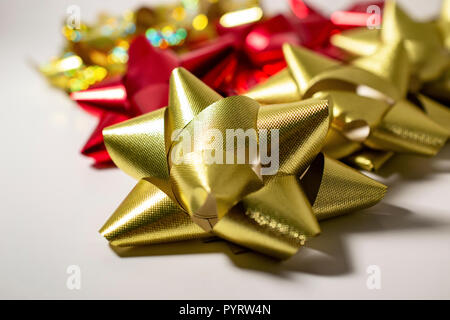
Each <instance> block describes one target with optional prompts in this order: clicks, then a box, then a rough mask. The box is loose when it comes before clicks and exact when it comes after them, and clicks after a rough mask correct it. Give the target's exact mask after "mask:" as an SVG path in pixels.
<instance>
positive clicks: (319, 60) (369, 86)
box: [246, 42, 450, 170]
mask: <svg viewBox="0 0 450 320" xmlns="http://www.w3.org/2000/svg"><path fill="white" fill-rule="evenodd" d="M284 55H285V59H286V61H287V65H288V67H287V68H286V69H284V70H282V71H281V72H279V73H278V74H276V75H275V76H273V77H271V78H269V80H267V81H266V82H264V83H262V84H260V85H258V86H256V87H254V88H253V89H252V90H250V91H249V92H248V93H247V94H246V95H247V96H249V97H251V98H253V99H255V100H257V101H258V102H260V103H263V104H267V103H270V104H272V103H287V102H293V101H298V100H300V99H306V98H310V97H320V96H323V95H327V96H330V97H331V98H332V100H333V121H332V125H331V126H330V131H329V133H328V136H327V138H326V142H325V144H324V148H323V151H324V153H326V154H328V155H329V156H331V157H333V158H336V159H344V160H345V161H346V162H349V163H351V164H352V165H354V166H356V167H358V168H362V169H366V170H377V169H378V168H380V167H381V166H382V165H383V164H384V163H385V162H386V161H387V160H388V159H389V158H390V157H391V156H392V155H393V153H394V152H396V153H411V154H418V155H425V156H432V155H435V154H436V153H437V152H438V151H439V150H440V149H441V148H442V146H443V145H444V144H445V142H446V141H447V138H448V135H449V131H448V130H447V129H446V128H450V123H448V122H447V124H448V125H447V126H446V127H444V126H443V125H442V124H443V122H445V119H449V111H448V109H446V107H444V106H442V105H440V104H439V103H437V102H436V101H433V100H432V99H430V98H427V97H425V96H423V95H414V96H413V97H412V98H414V99H412V100H411V99H410V98H411V97H410V96H408V95H407V93H408V86H409V81H410V73H409V70H410V64H409V60H408V56H407V52H406V50H405V46H404V43H403V42H396V43H394V44H386V45H384V46H381V47H380V48H379V50H377V51H376V52H375V53H374V54H373V55H371V56H367V57H362V58H359V59H356V60H353V61H352V62H351V63H350V64H347V65H346V64H342V63H341V62H338V61H336V60H333V59H330V58H327V57H325V56H322V55H320V54H317V53H315V52H313V51H310V50H308V49H306V48H299V47H294V46H291V45H289V44H286V45H285V46H284Z"/></svg>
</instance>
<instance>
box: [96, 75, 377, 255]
mask: <svg viewBox="0 0 450 320" xmlns="http://www.w3.org/2000/svg"><path fill="white" fill-rule="evenodd" d="M328 109H329V101H328V100H326V99H309V100H304V101H300V102H299V101H297V102H293V103H287V104H278V105H270V106H262V107H260V105H259V104H258V103H257V102H256V101H254V100H253V99H250V98H248V97H245V96H233V97H228V98H222V97H221V96H220V95H219V94H217V93H216V92H215V91H214V90H212V89H211V88H209V87H208V86H207V85H205V84H204V83H203V82H201V81H200V80H199V79H198V78H196V77H195V76H194V75H192V74H191V73H189V72H188V71H187V70H185V69H183V68H177V69H175V70H174V71H173V73H172V75H171V78H170V93H169V103H168V106H167V107H166V108H162V109H158V110H156V111H153V112H150V113H148V114H145V115H142V116H140V117H137V118H134V119H131V120H128V121H126V122H122V123H120V124H117V125H114V126H111V127H108V128H106V129H104V130H103V134H104V138H105V144H106V147H107V149H108V152H109V153H110V155H111V158H112V159H113V161H114V162H115V164H116V165H117V166H118V167H119V168H121V169H122V170H123V171H125V172H126V173H128V174H129V175H131V176H133V177H134V178H136V179H138V180H139V182H138V184H137V185H136V187H135V188H134V189H133V190H132V191H131V193H130V194H129V195H128V196H127V197H126V198H125V200H124V201H123V202H122V203H121V204H120V206H119V207H118V209H117V210H116V211H115V212H114V214H113V215H112V216H111V218H110V219H109V220H108V221H107V222H106V224H105V225H104V226H103V227H102V228H101V230H100V233H101V234H102V235H103V236H105V237H106V238H107V239H108V241H110V243H111V245H113V246H137V245H148V244H156V243H166V242H173V241H181V240H189V239H198V238H203V237H209V236H211V235H214V236H218V237H220V238H222V239H225V240H228V241H230V242H232V243H234V244H237V245H240V246H243V247H246V248H250V249H253V250H255V251H258V252H261V253H264V254H267V255H269V256H272V257H276V258H280V259H284V258H288V257H290V256H291V255H293V254H295V252H296V251H297V250H298V249H299V248H300V247H301V246H302V245H303V244H304V241H305V239H306V238H307V237H311V236H315V235H317V234H318V233H319V232H320V228H319V224H318V220H322V219H325V218H329V217H333V216H337V215H340V214H343V213H346V212H349V211H353V210H358V209H362V208H367V207H370V206H372V205H374V204H375V203H377V202H378V201H379V200H381V199H382V198H383V196H384V193H385V189H386V187H385V186H384V185H382V184H380V183H379V182H377V181H375V180H372V179H370V178H368V177H366V176H364V175H362V174H361V173H359V172H357V171H356V170H354V169H352V168H350V167H347V166H346V165H344V164H342V163H340V162H338V161H336V160H333V159H330V158H328V157H327V156H324V155H323V154H322V153H320V150H321V149H322V146H323V143H324V141H325V137H326V135H327V132H328V126H329V113H328ZM198 124H201V125H200V126H199V125H198ZM198 127H199V128H200V129H198V130H200V131H199V132H200V134H197V135H195V130H196V128H198ZM230 129H231V130H233V129H234V130H236V129H241V130H244V131H245V132H247V131H248V130H254V131H255V132H258V134H257V135H256V136H254V137H253V138H252V137H251V136H249V138H248V140H247V139H246V140H245V141H246V144H245V146H246V150H250V149H251V148H252V147H251V146H252V143H251V141H253V142H255V143H256V144H257V146H258V150H261V149H262V148H263V147H264V145H265V144H264V143H263V137H264V135H263V134H262V133H263V132H265V133H266V134H267V132H268V131H270V132H271V135H270V136H269V137H268V136H267V135H265V138H264V139H265V142H266V143H267V145H266V148H267V150H266V151H270V152H274V151H275V149H274V148H275V147H274V145H273V143H272V139H275V135H272V130H275V129H276V130H278V139H279V140H278V141H279V145H278V146H279V148H278V150H279V151H278V154H279V158H278V159H277V160H278V161H276V163H277V164H278V171H277V172H276V173H275V174H271V175H263V174H262V172H263V170H262V169H263V168H265V167H266V166H267V163H263V162H262V161H261V160H260V159H261V158H260V157H258V159H257V160H256V161H250V160H249V159H246V161H244V162H242V161H241V162H239V161H235V162H233V161H232V162H231V163H230V162H223V163H224V164H223V163H220V162H211V161H207V159H208V157H210V156H211V155H212V152H211V150H215V151H216V152H215V153H214V154H215V156H217V155H218V153H217V150H224V153H223V154H221V155H220V156H219V159H221V157H223V158H224V157H228V156H229V155H230V154H231V155H235V154H236V153H235V151H236V149H235V148H236V146H235V145H234V143H232V144H231V146H230V145H229V144H228V143H227V144H225V140H224V139H219V138H218V136H216V135H214V136H213V139H211V136H210V135H209V134H207V132H209V131H208V130H215V131H216V132H217V131H218V132H219V133H220V134H223V136H225V135H226V134H227V131H228V130H230ZM193 133H194V137H195V140H194V145H195V146H197V147H194V148H192V149H189V148H185V147H182V148H180V146H185V141H186V140H184V139H187V138H185V137H191V136H192V134H193ZM219 136H220V135H219ZM227 139H228V138H227ZM252 139H253V140H252ZM187 141H188V144H187V145H188V146H189V145H190V144H191V142H190V140H187ZM249 154H250V153H249ZM174 156H175V157H174ZM174 159H175V160H176V161H175V160H174ZM180 159H181V160H182V161H180ZM231 159H233V156H232V157H231ZM234 160H236V159H234Z"/></svg>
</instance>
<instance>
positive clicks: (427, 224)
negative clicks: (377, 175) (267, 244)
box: [111, 203, 445, 277]
mask: <svg viewBox="0 0 450 320" xmlns="http://www.w3.org/2000/svg"><path fill="white" fill-rule="evenodd" d="M443 225H445V224H443V223H442V221H437V220H434V219H432V218H426V219H425V218H422V217H419V216H418V215H416V214H414V213H412V212H410V211H408V210H406V209H403V208H399V207H396V206H393V205H389V204H386V203H381V204H379V205H377V206H376V207H374V208H371V209H369V210H364V211H361V212H358V213H354V214H350V215H346V216H344V217H340V218H337V219H332V220H328V221H324V222H323V223H321V226H322V231H323V235H321V236H319V237H317V238H314V239H310V240H309V241H308V242H307V246H306V247H305V248H302V249H301V250H300V251H299V253H298V254H297V255H295V256H294V257H292V258H291V259H289V260H287V261H284V262H279V261H277V260H274V259H271V258H269V257H266V256H263V255H261V254H258V253H254V252H245V253H240V254H235V253H233V250H231V249H230V247H229V246H228V245H227V244H226V242H225V241H217V242H208V243H202V242H200V241H189V242H180V243H172V244H160V245H153V246H143V247H133V248H117V247H113V246H111V249H112V250H113V251H114V252H115V253H116V254H117V255H118V256H120V257H122V258H132V257H151V256H161V255H187V254H208V253H217V252H221V253H224V254H226V255H227V256H228V257H229V258H230V260H231V261H232V262H233V263H234V264H235V265H236V266H237V267H239V268H243V269H251V270H255V271H261V272H266V273H271V274H274V275H277V276H280V277H289V273H290V272H299V273H308V274H315V275H323V276H339V275H344V274H348V273H351V272H352V271H353V267H352V257H351V255H350V254H349V252H348V250H347V248H346V237H348V236H349V235H351V234H354V233H368V232H399V231H401V230H411V229H422V228H439V227H442V226H443Z"/></svg>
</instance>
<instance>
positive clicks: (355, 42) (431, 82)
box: [331, 0, 450, 126]
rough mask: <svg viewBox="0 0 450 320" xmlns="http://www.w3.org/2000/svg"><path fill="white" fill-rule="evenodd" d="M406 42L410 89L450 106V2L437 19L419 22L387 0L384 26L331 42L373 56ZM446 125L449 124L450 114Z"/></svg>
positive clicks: (338, 36) (344, 34)
mask: <svg viewBox="0 0 450 320" xmlns="http://www.w3.org/2000/svg"><path fill="white" fill-rule="evenodd" d="M398 41H404V43H405V49H406V52H407V55H408V59H409V60H410V62H411V76H412V79H411V80H412V83H411V86H410V89H411V90H412V91H414V92H419V91H420V92H423V93H424V94H426V95H428V96H431V97H433V98H434V99H436V100H438V101H440V102H441V103H443V104H445V105H447V106H450V58H449V56H450V1H449V0H444V1H443V5H442V10H441V15H440V17H439V18H438V19H437V20H436V21H432V22H416V21H414V20H413V19H412V18H410V17H409V16H408V15H407V14H406V13H405V12H404V11H403V10H402V9H401V8H400V7H399V6H398V5H397V4H396V3H395V2H394V1H386V6H385V10H384V15H383V25H382V28H381V29H374V30H369V29H367V28H358V29H353V30H349V31H345V32H342V33H341V34H336V35H334V36H333V37H332V38H331V42H332V43H333V44H334V45H335V46H336V47H339V48H342V49H344V50H346V51H348V52H350V53H351V54H353V55H356V56H370V55H372V54H374V53H375V52H376V51H377V50H378V49H379V48H380V47H381V46H383V45H386V44H394V43H396V42H398ZM446 121H447V122H445V123H444V124H445V125H447V126H448V125H449V122H450V120H449V118H448V116H447V118H446Z"/></svg>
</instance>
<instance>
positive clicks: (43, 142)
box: [0, 0, 450, 299]
mask: <svg viewBox="0 0 450 320" xmlns="http://www.w3.org/2000/svg"><path fill="white" fill-rule="evenodd" d="M268 2H270V3H269V4H270V5H272V6H273V5H275V4H274V3H275V1H268ZM402 2H403V3H406V4H407V5H408V9H410V11H411V12H412V13H413V14H415V15H416V16H419V15H421V16H422V17H429V16H431V15H433V14H436V13H437V11H438V9H439V6H440V1H438V0H436V1H431V0H428V1H419V0H418V1H402ZM73 3H77V4H79V5H80V6H81V10H82V15H83V18H85V19H88V20H89V19H91V20H92V19H93V17H95V15H96V13H97V12H98V11H99V10H101V9H104V8H105V7H106V2H100V1H99V2H94V1H56V0H55V1H44V2H41V1H39V2H38V1H23V0H21V1H8V2H7V1H2V2H1V3H0V12H1V19H0V35H1V51H0V70H1V71H0V72H1V78H0V90H1V94H0V97H1V108H0V113H1V118H0V119H1V120H2V123H1V126H0V133H1V137H2V139H1V142H2V143H1V147H0V148H1V149H0V150H1V151H0V152H1V160H0V161H1V162H0V163H1V166H0V191H1V193H0V194H1V197H0V199H1V201H0V210H1V213H0V259H1V261H0V298H8V299H9V298H63V299H79V298H88V299H91V298H139V299H140V298H150V299H152V298H162V299H199V298H203V299H215V298H224V299H229V298H234V299H243V298H249V299H310V298H344V299H347V298H348V299H351V298H358V299H360V298H363V299H372V298H376V299H378V298H450V273H449V272H448V271H449V268H450V255H449V252H450V210H449V208H448V207H449V195H450V146H449V145H447V147H446V148H445V149H444V150H443V151H442V153H441V154H440V155H439V156H438V157H436V158H435V159H420V158H414V157H402V159H395V160H393V161H392V162H391V163H390V164H389V165H388V166H387V168H386V170H384V173H385V175H387V176H388V178H387V179H386V181H387V183H388V184H389V185H390V189H389V191H388V194H387V197H386V198H385V200H384V201H383V203H382V204H380V205H378V206H376V207H374V208H372V209H370V210H367V211H364V212H359V213H356V214H353V215H351V216H346V217H343V218H338V219H335V220H333V221H330V222H327V223H324V224H323V225H322V229H323V234H322V235H321V236H320V237H318V238H316V239H313V240H312V241H310V242H309V243H308V245H307V248H305V249H304V250H301V252H300V253H299V254H298V255H297V256H295V257H294V258H292V259H291V260H289V261H287V262H285V263H282V264H279V263H275V262H273V261H272V260H269V259H266V258H263V257H261V256H259V255H256V254H245V255H238V256H234V255H232V254H230V253H229V249H228V247H227V246H226V245H224V244H223V243H214V244H200V245H199V244H184V245H162V246H155V247H153V248H149V249H142V250H137V251H134V252H132V253H134V255H138V256H137V257H127V258H120V257H119V256H118V255H116V254H115V253H114V252H113V251H112V250H111V249H110V248H109V247H108V244H107V242H106V241H105V240H104V239H102V237H101V236H100V235H99V234H98V233H97V230H98V229H99V228H100V227H101V226H102V224H103V223H104V222H105V221H106V219H107V218H108V217H109V215H110V214H111V213H112V212H113V210H114V209H115V208H116V206H117V205H118V204H119V203H120V202H121V200H122V199H123V198H124V197H125V196H126V194H127V193H128V192H129V191H130V190H131V188H132V187H133V185H134V184H135V182H134V181H133V180H132V179H131V178H129V177H128V176H126V175H125V174H123V173H122V172H121V171H120V170H117V169H109V170H95V169H92V168H91V167H90V166H89V164H90V162H89V159H86V158H83V157H82V156H80V154H79V153H78V150H79V148H81V146H82V145H83V143H84V142H85V140H86V139H87V137H88V135H89V132H90V130H91V129H92V128H93V127H94V126H95V124H96V119H94V118H93V117H90V116H89V115H87V114H85V113H84V112H83V111H82V110H80V109H79V108H77V107H76V106H75V105H74V104H73V103H71V102H70V101H69V100H68V99H67V97H66V96H65V95H64V94H63V93H61V92H59V91H57V90H54V89H52V88H50V87H49V86H48V85H47V83H46V81H45V79H43V78H42V77H41V76H40V75H39V74H38V73H37V72H35V71H34V70H33V69H32V67H31V66H30V65H29V64H28V63H27V59H30V58H32V59H34V60H36V61H45V60H46V59H47V58H48V57H49V56H50V55H52V54H55V53H57V48H58V46H59V45H60V44H61V41H62V39H61V36H60V23H61V21H62V19H63V17H64V15H65V10H66V8H67V6H68V5H70V4H73ZM138 3H141V2H140V1H108V4H109V5H110V7H111V8H113V9H112V10H110V11H111V12H115V13H119V12H122V11H123V10H124V9H126V8H133V7H135V6H136V5H137V4H138ZM314 3H318V6H319V7H320V6H322V7H324V6H325V4H327V10H328V11H331V10H332V9H334V8H336V7H339V6H341V5H343V4H345V3H349V1H315V2H314ZM328 3H332V5H331V4H330V5H328ZM135 4H136V5H135ZM276 6H277V7H276V8H275V7H273V8H271V9H272V10H274V11H277V10H282V9H283V6H284V7H285V4H283V3H282V2H281V1H278V2H276ZM396 171H397V172H399V173H398V174H390V175H389V173H390V172H396ZM227 253H228V254H227ZM73 264H74V265H79V266H80V268H81V273H82V278H81V281H82V282H81V285H82V287H81V290H73V291H71V290H68V289H67V287H66V279H67V276H68V275H67V274H66V268H67V267H68V266H69V265H73ZM369 265H378V266H379V267H380V268H381V272H382V274H381V275H382V289H381V290H375V291H372V290H368V289H367V287H366V279H367V274H366V268H367V267H368V266H369Z"/></svg>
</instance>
